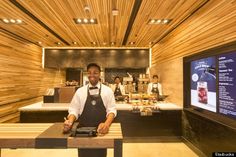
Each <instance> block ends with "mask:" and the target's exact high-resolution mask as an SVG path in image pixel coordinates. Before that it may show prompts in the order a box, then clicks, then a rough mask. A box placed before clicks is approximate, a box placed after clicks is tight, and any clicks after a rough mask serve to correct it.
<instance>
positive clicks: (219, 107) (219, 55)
mask: <svg viewBox="0 0 236 157" xmlns="http://www.w3.org/2000/svg"><path fill="white" fill-rule="evenodd" d="M183 63H184V64H183V66H184V76H183V78H184V93H183V94H184V108H185V109H188V110H189V111H193V112H194V113H196V114H200V115H202V116H206V118H211V119H212V120H216V121H219V122H220V123H222V124H226V125H229V126H232V127H233V128H236V44H235V43H229V44H227V45H223V46H219V47H217V48H212V49H210V50H206V51H203V52H201V53H198V54H194V55H191V56H187V57H184V60H183Z"/></svg>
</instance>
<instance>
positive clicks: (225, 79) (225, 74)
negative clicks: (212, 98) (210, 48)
mask: <svg viewBox="0 0 236 157" xmlns="http://www.w3.org/2000/svg"><path fill="white" fill-rule="evenodd" d="M218 63H219V71H218V73H219V113H221V114H224V115H227V116H230V117H234V118H236V52H232V53H227V54H222V55H220V56H219V58H218Z"/></svg>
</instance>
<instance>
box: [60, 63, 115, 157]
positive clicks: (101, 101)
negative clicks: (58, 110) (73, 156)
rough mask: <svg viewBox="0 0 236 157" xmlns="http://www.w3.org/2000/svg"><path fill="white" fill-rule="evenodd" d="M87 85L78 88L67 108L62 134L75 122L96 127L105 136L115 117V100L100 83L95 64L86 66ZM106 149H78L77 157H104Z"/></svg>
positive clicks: (98, 70) (99, 69) (97, 67)
mask: <svg viewBox="0 0 236 157" xmlns="http://www.w3.org/2000/svg"><path fill="white" fill-rule="evenodd" d="M87 72H88V80H89V84H88V85H85V86H83V87H81V88H79V89H78V90H77V91H76V93H75V95H74V97H73V99H72V101H71V103H70V106H69V115H68V117H67V120H66V121H65V122H64V129H63V132H69V130H70V129H71V128H72V125H73V123H74V121H75V120H77V119H78V121H79V125H80V126H85V127H98V129H97V132H98V133H101V134H106V133H108V131H109V127H110V125H111V123H112V121H113V119H114V117H115V116H116V106H115V98H114V94H113V92H112V90H111V88H109V87H107V86H106V85H103V84H102V83H101V82H100V81H99V78H100V72H101V68H100V66H99V65H97V64H96V63H91V64H89V65H88V66H87ZM106 154H107V150H106V149H79V157H106Z"/></svg>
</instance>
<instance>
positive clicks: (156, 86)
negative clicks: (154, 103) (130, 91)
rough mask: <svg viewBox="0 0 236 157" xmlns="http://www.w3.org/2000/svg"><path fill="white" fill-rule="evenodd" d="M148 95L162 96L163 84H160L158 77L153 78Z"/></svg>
mask: <svg viewBox="0 0 236 157" xmlns="http://www.w3.org/2000/svg"><path fill="white" fill-rule="evenodd" d="M147 93H148V94H149V95H150V94H157V95H158V96H162V87H161V84H160V83H159V82H158V76H157V75H153V76H152V82H150V83H149V84H148V89H147Z"/></svg>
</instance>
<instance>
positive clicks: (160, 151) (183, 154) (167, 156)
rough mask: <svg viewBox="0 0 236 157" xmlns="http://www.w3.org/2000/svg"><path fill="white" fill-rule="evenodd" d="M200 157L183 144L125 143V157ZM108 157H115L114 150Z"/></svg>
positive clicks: (71, 154) (56, 153)
mask: <svg viewBox="0 0 236 157" xmlns="http://www.w3.org/2000/svg"><path fill="white" fill-rule="evenodd" d="M1 154H2V156H1V157H16V156H17V157H43V156H45V155H46V156H49V157H67V156H68V157H77V149H2V151H1ZM144 156H148V157H198V156H197V155H196V154H195V153H194V152H193V151H192V150H191V149H190V148H189V147H187V146H186V145H185V144H184V143H182V142H176V143H124V144H123V157H144ZM107 157H113V149H109V150H108V155H107Z"/></svg>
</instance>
